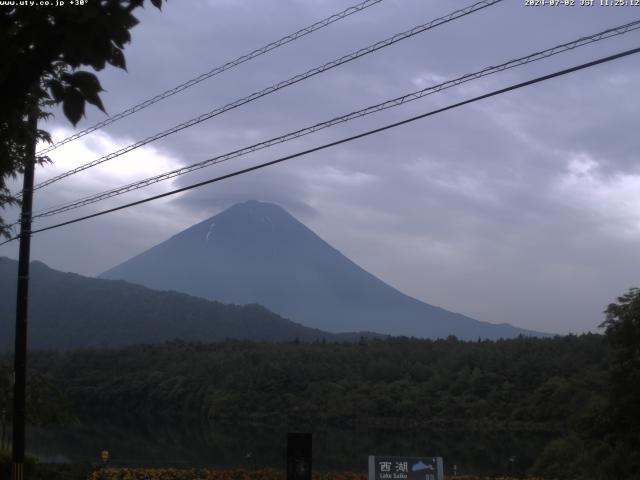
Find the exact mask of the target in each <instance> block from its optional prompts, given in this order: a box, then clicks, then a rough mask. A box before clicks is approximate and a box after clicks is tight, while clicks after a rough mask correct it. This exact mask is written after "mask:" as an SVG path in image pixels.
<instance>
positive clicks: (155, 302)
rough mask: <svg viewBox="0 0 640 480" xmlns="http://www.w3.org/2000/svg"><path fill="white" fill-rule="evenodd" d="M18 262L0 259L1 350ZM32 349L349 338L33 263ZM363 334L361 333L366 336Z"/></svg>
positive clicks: (245, 309)
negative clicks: (176, 341)
mask: <svg viewBox="0 0 640 480" xmlns="http://www.w3.org/2000/svg"><path fill="white" fill-rule="evenodd" d="M17 272H18V264H17V262H16V261H14V260H10V259H8V258H2V257H0V351H7V350H9V349H11V348H12V347H13V338H14V331H15V330H14V325H15V300H16V277H17ZM30 273H31V283H30V287H29V292H30V298H29V335H28V339H29V346H30V348H32V349H64V350H66V349H73V348H81V347H117V346H125V345H131V344H138V343H161V342H165V341H168V340H184V341H196V342H213V341H218V340H224V339H227V338H236V339H246V340H266V341H290V340H294V339H295V338H299V339H300V340H304V341H313V340H319V339H322V338H324V339H326V340H334V341H335V340H340V341H341V340H348V341H353V340H356V339H358V338H360V335H361V334H355V333H354V334H347V335H342V336H336V335H332V334H330V333H327V332H321V331H320V330H316V329H312V328H308V327H304V326H302V325H299V324H296V323H293V322H291V321H289V320H286V319H284V318H282V317H280V316H279V315H276V314H274V313H272V312H270V311H268V310H267V309H265V308H264V307H262V306H260V305H246V306H237V305H225V304H222V303H218V302H211V301H208V300H205V299H202V298H196V297H192V296H189V295H185V294H184V293H177V292H159V291H156V290H151V289H149V288H146V287H142V286H140V285H133V284H130V283H127V282H123V281H113V280H102V279H96V278H88V277H83V276H81V275H76V274H73V273H63V272H60V271H57V270H53V269H51V268H49V267H47V266H46V265H45V264H44V263H41V262H32V263H31V272H30ZM364 335H367V334H364Z"/></svg>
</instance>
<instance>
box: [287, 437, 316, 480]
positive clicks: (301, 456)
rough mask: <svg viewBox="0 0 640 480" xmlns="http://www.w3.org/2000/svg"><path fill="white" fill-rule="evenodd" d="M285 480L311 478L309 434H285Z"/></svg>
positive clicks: (309, 479)
mask: <svg viewBox="0 0 640 480" xmlns="http://www.w3.org/2000/svg"><path fill="white" fill-rule="evenodd" d="M287 480H311V434H310V433H288V434H287Z"/></svg>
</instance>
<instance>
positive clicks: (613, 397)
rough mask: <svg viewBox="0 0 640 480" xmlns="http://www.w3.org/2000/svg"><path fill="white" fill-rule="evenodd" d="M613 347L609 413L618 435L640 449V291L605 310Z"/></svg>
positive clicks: (620, 298) (626, 296)
mask: <svg viewBox="0 0 640 480" xmlns="http://www.w3.org/2000/svg"><path fill="white" fill-rule="evenodd" d="M605 314H606V320H605V322H604V323H603V324H602V325H601V327H604V328H605V329H606V330H605V332H606V337H607V341H608V343H609V345H610V347H611V365H610V368H609V374H610V379H609V382H610V384H609V410H610V413H609V415H610V418H611V422H612V427H613V430H614V432H615V433H616V435H617V436H619V437H620V439H621V440H623V441H624V442H625V443H627V444H628V445H629V446H630V447H632V448H640V289H638V288H632V289H630V290H629V291H628V292H627V293H626V294H625V295H623V296H621V297H619V298H618V303H612V304H610V305H609V306H608V307H607V309H606V310H605Z"/></svg>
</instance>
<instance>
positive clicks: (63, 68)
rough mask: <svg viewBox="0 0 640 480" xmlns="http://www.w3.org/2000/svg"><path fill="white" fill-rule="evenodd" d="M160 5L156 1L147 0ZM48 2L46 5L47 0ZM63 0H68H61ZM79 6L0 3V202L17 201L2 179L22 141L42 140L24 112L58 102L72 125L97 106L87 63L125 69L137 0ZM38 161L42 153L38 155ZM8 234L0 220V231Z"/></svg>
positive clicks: (17, 159)
mask: <svg viewBox="0 0 640 480" xmlns="http://www.w3.org/2000/svg"><path fill="white" fill-rule="evenodd" d="M150 2H151V3H152V4H153V5H154V6H155V7H157V8H160V6H161V3H162V0H150ZM52 3H53V2H52ZM68 3H69V2H68ZM77 3H79V5H69V4H67V5H65V6H64V7H55V6H17V5H16V6H4V7H0V207H2V208H5V207H6V206H8V205H13V204H16V203H18V199H17V198H16V197H15V196H13V195H12V194H11V192H10V191H9V189H8V188H7V183H6V181H7V179H8V178H9V177H12V176H15V175H16V174H18V173H20V172H21V171H22V169H23V166H24V165H25V162H26V161H27V151H28V146H29V145H30V144H31V143H32V142H33V141H34V137H35V138H36V139H38V140H46V141H50V136H49V133H48V132H46V131H44V130H38V131H37V132H33V131H32V129H31V128H29V120H28V117H29V114H30V113H32V114H34V115H35V116H36V117H38V118H42V117H43V116H46V113H45V112H46V110H47V108H48V107H50V106H52V105H57V104H62V110H63V112H64V114H65V116H66V117H67V118H68V119H69V121H71V123H73V124H74V125H76V124H77V123H78V121H79V120H80V119H81V118H82V116H83V115H84V111H85V106H86V103H90V104H92V105H94V106H96V107H97V108H99V109H100V110H102V111H105V109H104V106H103V104H102V101H101V100H100V95H99V94H100V92H101V91H102V86H101V85H100V82H99V80H98V78H97V77H96V75H95V74H94V73H93V72H91V71H85V70H81V68H82V67H90V68H91V69H92V70H93V71H100V70H102V69H103V68H104V67H105V66H106V65H112V66H114V67H118V68H122V69H126V62H125V57H124V53H123V50H124V47H125V45H126V44H127V43H129V41H130V40H131V36H130V34H129V30H130V29H131V28H133V27H134V26H135V25H136V24H137V23H138V20H137V19H136V17H135V16H134V15H133V12H134V10H135V9H137V8H139V7H142V6H143V5H144V0H91V1H87V0H83V1H81V2H77ZM37 161H38V162H39V163H43V162H47V161H48V158H46V157H41V158H38V159H37ZM8 234H9V231H8V229H7V225H6V224H5V222H4V220H3V219H2V218H1V217H0V236H8Z"/></svg>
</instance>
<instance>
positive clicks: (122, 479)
mask: <svg viewBox="0 0 640 480" xmlns="http://www.w3.org/2000/svg"><path fill="white" fill-rule="evenodd" d="M285 477H286V475H285V473H284V472H283V471H280V470H272V469H261V470H212V469H206V468H202V469H177V468H107V469H100V470H96V471H94V472H93V473H92V474H91V475H90V476H89V478H88V480H285ZM366 478H367V475H366V474H364V473H355V472H313V474H312V480H366ZM445 478H446V480H489V478H485V477H477V476H471V475H464V476H462V475H459V476H445ZM491 480H515V479H511V478H510V477H491ZM529 480H543V479H541V478H533V477H530V478H529Z"/></svg>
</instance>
